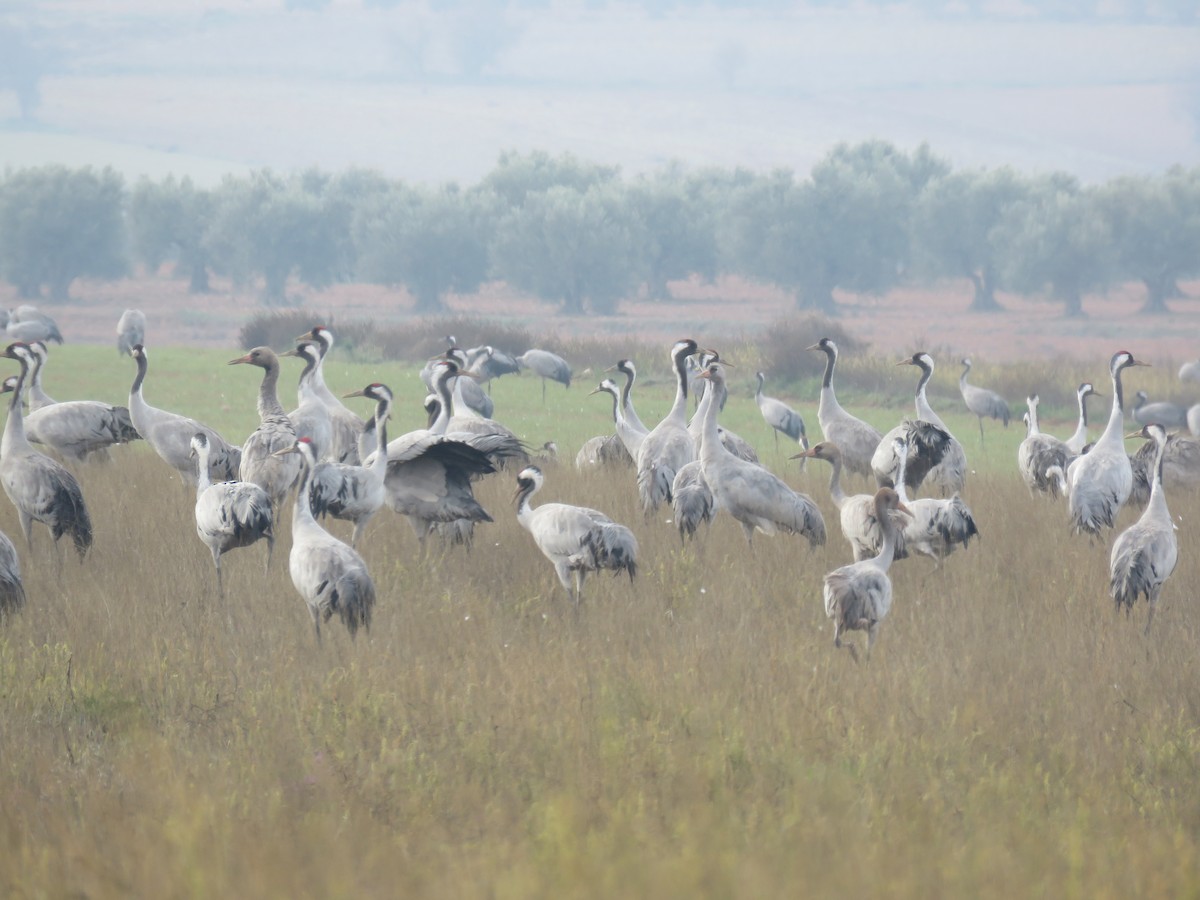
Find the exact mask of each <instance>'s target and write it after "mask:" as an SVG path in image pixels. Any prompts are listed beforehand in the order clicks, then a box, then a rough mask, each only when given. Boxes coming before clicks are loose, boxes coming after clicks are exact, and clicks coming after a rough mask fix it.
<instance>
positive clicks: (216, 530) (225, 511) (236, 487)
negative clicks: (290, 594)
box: [192, 431, 275, 597]
mask: <svg viewBox="0 0 1200 900" xmlns="http://www.w3.org/2000/svg"><path fill="white" fill-rule="evenodd" d="M192 452H193V453H194V454H195V456H196V471H197V473H198V474H197V477H196V508H195V513H196V535H197V536H198V537H199V538H200V540H201V541H203V542H204V544H205V546H207V547H208V550H209V552H210V553H212V558H213V565H214V566H215V567H216V570H217V593H219V594H220V595H221V596H222V597H224V596H225V580H224V577H223V576H222V574H221V556H222V554H224V553H227V552H228V551H230V550H236V549H237V548H238V547H249V546H250V545H251V544H254V543H257V542H258V541H259V540H262V539H264V538H265V539H266V541H267V565H268V566H269V565H270V563H271V554H272V553H273V552H274V550H275V532H274V530H273V523H272V518H271V498H270V497H268V496H267V492H266V491H264V490H263V489H262V488H260V487H259V486H258V485H257V484H250V483H248V482H245V481H220V482H217V483H216V484H214V483H213V482H212V480H211V479H210V478H209V476H208V471H209V460H208V454H209V446H208V438H207V437H206V436H205V435H204V432H202V431H198V432H196V434H194V435H193V436H192Z"/></svg>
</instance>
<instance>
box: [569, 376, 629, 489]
mask: <svg viewBox="0 0 1200 900" xmlns="http://www.w3.org/2000/svg"><path fill="white" fill-rule="evenodd" d="M592 393H593V394H600V393H607V394H609V395H610V396H611V397H612V401H613V422H614V423H615V425H616V427H617V432H616V433H614V434H598V435H596V436H595V437H591V438H588V439H587V440H586V441H584V443H583V446H582V447H580V448H579V452H578V453H577V454H575V468H576V469H581V470H582V469H597V468H602V467H607V466H632V465H633V457H632V456H631V455H630V454H629V450H628V449H626V446H625V443H624V441H622V440H621V437H620V429H621V425H622V424H623V420H624V416H623V414H622V411H621V392H620V390H618V388H617V386H616V385H615V384H614V383H613V382H612V380H611V379H608V378H605V379H603V380H602V381H601V382H600V386H599V387H598V388H596V390H594V391H592Z"/></svg>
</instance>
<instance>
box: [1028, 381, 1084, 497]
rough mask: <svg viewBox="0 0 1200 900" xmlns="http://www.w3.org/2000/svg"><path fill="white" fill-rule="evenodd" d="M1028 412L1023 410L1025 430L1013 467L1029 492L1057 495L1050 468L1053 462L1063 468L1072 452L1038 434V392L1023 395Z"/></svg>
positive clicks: (1057, 488) (1044, 435)
mask: <svg viewBox="0 0 1200 900" xmlns="http://www.w3.org/2000/svg"><path fill="white" fill-rule="evenodd" d="M1025 403H1026V404H1027V405H1028V407H1029V412H1027V413H1026V414H1025V424H1026V426H1027V431H1026V434H1025V440H1023V441H1021V445H1020V446H1019V447H1018V448H1017V468H1018V469H1019V470H1020V472H1021V479H1022V480H1023V481H1024V482H1025V486H1026V487H1027V488H1029V493H1031V494H1032V493H1034V492H1035V491H1036V492H1039V493H1042V494H1049V495H1050V496H1052V497H1057V496H1058V494H1059V482H1058V479H1057V478H1055V477H1054V476H1053V474H1052V473H1051V471H1050V470H1051V469H1053V468H1054V467H1055V466H1057V467H1058V469H1060V470H1062V471H1066V468H1067V463H1068V462H1069V461H1070V460H1071V458H1072V457H1073V456H1075V454H1074V453H1072V452H1071V450H1070V448H1069V447H1067V445H1066V444H1065V443H1064V442H1063V441H1060V440H1059V439H1058V438H1056V437H1054V436H1052V435H1049V434H1042V432H1041V431H1040V430H1039V428H1038V414H1037V409H1038V395H1037V394H1030V395H1029V396H1028V397H1026V398H1025Z"/></svg>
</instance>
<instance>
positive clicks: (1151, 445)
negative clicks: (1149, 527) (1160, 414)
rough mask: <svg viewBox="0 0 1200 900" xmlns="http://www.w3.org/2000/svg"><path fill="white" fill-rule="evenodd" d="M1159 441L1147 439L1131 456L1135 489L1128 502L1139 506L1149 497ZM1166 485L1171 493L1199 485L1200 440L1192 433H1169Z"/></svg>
mask: <svg viewBox="0 0 1200 900" xmlns="http://www.w3.org/2000/svg"><path fill="white" fill-rule="evenodd" d="M1156 452H1157V445H1156V444H1155V442H1154V441H1153V440H1149V441H1146V442H1145V443H1144V444H1142V446H1141V447H1140V448H1139V449H1138V450H1137V452H1136V453H1134V454H1133V455H1132V456H1130V458H1129V463H1130V466H1131V467H1132V468H1133V489H1132V490H1131V491H1130V492H1129V500H1128V503H1129V505H1130V506H1134V507H1137V508H1139V509H1140V508H1142V507H1144V506H1145V505H1146V504H1147V503H1148V502H1149V501H1150V482H1151V479H1152V478H1153V475H1154V466H1155V453H1156ZM1162 480H1163V487H1164V488H1166V489H1167V490H1168V491H1171V492H1172V493H1174V492H1176V491H1194V490H1196V488H1198V487H1200V441H1197V440H1196V439H1195V438H1194V437H1192V436H1191V435H1184V434H1168V435H1167V441H1166V446H1165V447H1164V448H1163V459H1162Z"/></svg>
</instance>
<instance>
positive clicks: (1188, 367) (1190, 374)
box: [1179, 359, 1200, 382]
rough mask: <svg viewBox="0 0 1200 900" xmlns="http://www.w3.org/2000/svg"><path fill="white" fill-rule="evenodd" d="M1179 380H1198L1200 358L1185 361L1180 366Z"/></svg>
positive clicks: (1199, 375)
mask: <svg viewBox="0 0 1200 900" xmlns="http://www.w3.org/2000/svg"><path fill="white" fill-rule="evenodd" d="M1179 380H1180V381H1183V382H1189V381H1200V359H1196V360H1192V361H1191V362H1185V363H1184V364H1183V365H1182V366H1180V367H1179Z"/></svg>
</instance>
